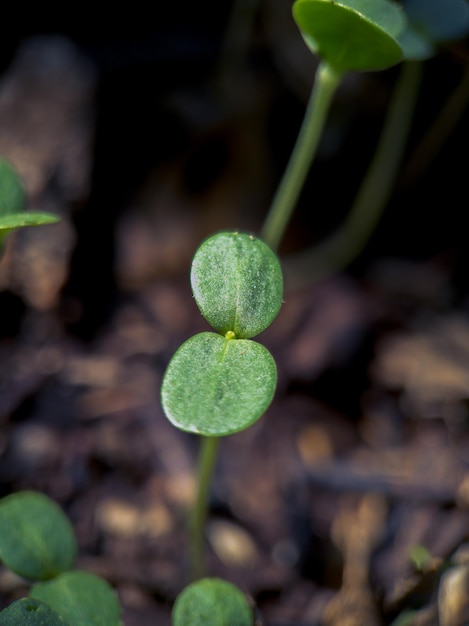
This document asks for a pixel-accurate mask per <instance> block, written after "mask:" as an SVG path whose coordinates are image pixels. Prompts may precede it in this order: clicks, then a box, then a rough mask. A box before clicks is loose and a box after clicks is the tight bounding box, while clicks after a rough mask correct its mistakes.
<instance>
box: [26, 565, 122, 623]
mask: <svg viewBox="0 0 469 626" xmlns="http://www.w3.org/2000/svg"><path fill="white" fill-rule="evenodd" d="M30 596H31V597H32V598H35V599H36V600H40V601H42V602H44V603H45V604H47V605H48V606H50V607H51V608H52V609H53V610H54V611H55V612H56V613H57V614H58V615H60V616H61V617H62V618H63V619H64V620H65V621H66V623H67V624H69V626H120V624H121V620H120V614H121V608H120V604H119V600H118V598H117V594H116V593H115V591H114V590H113V588H112V587H111V586H110V585H108V583H107V582H106V581H104V580H103V579H102V578H99V577H98V576H95V575H94V574H90V573H89V572H82V571H79V570H75V571H71V572H65V573H64V574H61V575H60V576H58V577H57V578H55V579H54V580H51V581H48V582H44V583H37V584H36V585H34V587H33V588H32V589H31V593H30Z"/></svg>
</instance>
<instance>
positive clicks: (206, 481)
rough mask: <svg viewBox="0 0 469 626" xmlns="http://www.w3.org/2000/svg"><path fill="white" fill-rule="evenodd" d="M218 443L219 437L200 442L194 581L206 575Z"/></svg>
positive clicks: (193, 535) (194, 520)
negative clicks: (206, 534) (207, 528)
mask: <svg viewBox="0 0 469 626" xmlns="http://www.w3.org/2000/svg"><path fill="white" fill-rule="evenodd" d="M218 443H219V438H218V437H201V441H200V451H199V470H198V476H197V496H196V500H195V503H194V507H193V509H192V519H191V552H192V555H191V556H192V558H191V566H192V578H193V579H194V580H197V579H198V578H202V577H203V575H204V529H205V521H206V519H207V510H208V497H209V492H210V484H211V482H212V475H213V469H214V467H215V461H216V458H217V450H218Z"/></svg>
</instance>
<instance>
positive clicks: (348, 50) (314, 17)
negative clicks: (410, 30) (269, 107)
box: [293, 0, 406, 74]
mask: <svg viewBox="0 0 469 626" xmlns="http://www.w3.org/2000/svg"><path fill="white" fill-rule="evenodd" d="M293 17H294V19H295V21H296V23H297V25H298V27H299V29H300V30H301V32H302V34H303V37H304V38H305V41H306V43H307V44H308V46H309V47H310V48H311V49H312V51H313V52H315V53H317V54H318V55H319V56H320V57H321V58H322V59H323V60H324V61H326V62H327V63H328V64H329V65H330V66H331V67H332V68H333V69H334V70H335V71H336V72H337V73H338V74H342V73H344V72H348V71H370V70H383V69H386V68H388V67H391V66H392V65H395V64H396V63H399V62H400V61H402V59H403V52H402V49H401V47H400V45H399V43H398V41H397V37H398V35H399V33H400V32H402V31H403V30H404V28H405V25H406V20H405V14H404V12H403V11H402V9H401V8H400V7H399V6H398V5H397V4H395V3H393V2H390V1H389V0H296V2H295V3H294V5H293Z"/></svg>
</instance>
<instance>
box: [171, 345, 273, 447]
mask: <svg viewBox="0 0 469 626" xmlns="http://www.w3.org/2000/svg"><path fill="white" fill-rule="evenodd" d="M276 384H277V368H276V366H275V361H274V359H273V357H272V355H271V354H270V352H269V351H268V350H267V348H265V347H264V346H262V345H261V344H259V343H256V342H255V341H251V340H250V339H226V338H225V337H222V336H221V335H217V334H215V333H200V334H199V335H195V336H194V337H191V338H190V339H188V340H187V341H186V342H185V343H184V344H183V345H182V346H181V347H180V348H179V349H178V350H177V351H176V353H175V354H174V356H173V358H172V359H171V361H170V363H169V365H168V368H167V370H166V373H165V375H164V378H163V384H162V387H161V400H162V405H163V409H164V412H165V414H166V416H167V417H168V419H169V420H170V421H171V422H172V423H173V424H174V425H175V426H177V427H178V428H180V429H181V430H185V431H188V432H192V433H198V434H201V435H208V436H217V437H219V436H222V435H229V434H231V433H234V432H237V431H240V430H243V429H244V428H247V427H248V426H250V425H251V424H253V423H254V422H255V421H256V420H257V419H259V418H260V417H261V416H262V414H263V413H264V412H265V410H266V409H267V407H268V406H269V404H270V403H271V401H272V398H273V395H274V392H275V386H276Z"/></svg>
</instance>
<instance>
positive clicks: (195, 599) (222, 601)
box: [172, 578, 254, 626]
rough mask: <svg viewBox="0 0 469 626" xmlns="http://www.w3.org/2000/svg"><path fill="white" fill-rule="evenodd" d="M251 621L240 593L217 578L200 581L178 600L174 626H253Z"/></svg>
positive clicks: (186, 589)
mask: <svg viewBox="0 0 469 626" xmlns="http://www.w3.org/2000/svg"><path fill="white" fill-rule="evenodd" d="M253 622H254V617H253V612H252V609H251V607H250V606H249V604H248V601H247V599H246V596H245V595H244V594H243V592H242V591H241V590H240V589H238V588H237V587H235V586H234V585H232V584H231V583H229V582H227V581H226V580H221V579H220V578H202V579H201V580H198V581H196V582H194V583H192V584H190V585H188V586H187V587H186V588H185V589H184V590H183V591H182V592H181V593H180V594H179V596H178V597H177V599H176V602H175V603H174V607H173V612H172V624H173V626H226V625H227V624H229V626H253Z"/></svg>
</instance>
